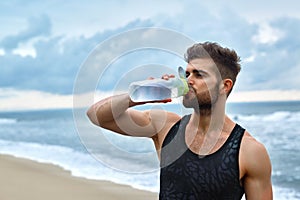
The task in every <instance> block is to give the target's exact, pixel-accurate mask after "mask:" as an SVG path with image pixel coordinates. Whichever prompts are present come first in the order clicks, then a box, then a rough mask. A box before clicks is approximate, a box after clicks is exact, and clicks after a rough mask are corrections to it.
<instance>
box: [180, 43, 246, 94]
mask: <svg viewBox="0 0 300 200" xmlns="http://www.w3.org/2000/svg"><path fill="white" fill-rule="evenodd" d="M197 58H210V59H212V60H213V62H214V63H215V64H216V66H217V69H218V73H219V74H220V76H221V79H222V80H224V79H230V80H232V87H233V85H234V83H235V81H236V77H237V75H238V73H239V72H240V70H241V66H240V57H239V56H238V55H237V54H236V52H235V51H234V50H230V49H228V48H224V47H221V46H220V45H219V44H217V43H212V42H205V43H197V44H194V45H193V46H191V47H190V48H188V49H187V52H186V54H185V60H186V62H187V63H190V62H191V61H192V60H194V59H197ZM231 91H232V88H231V89H230V90H229V91H228V93H227V96H228V95H229V94H230V92H231Z"/></svg>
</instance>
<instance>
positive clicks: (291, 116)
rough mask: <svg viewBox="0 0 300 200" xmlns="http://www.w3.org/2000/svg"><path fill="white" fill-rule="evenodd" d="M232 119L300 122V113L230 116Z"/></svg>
mask: <svg viewBox="0 0 300 200" xmlns="http://www.w3.org/2000/svg"><path fill="white" fill-rule="evenodd" d="M230 117H232V118H234V119H236V120H240V121H264V122H278V121H286V122H299V121H300V112H286V111H278V112H274V113H271V114H266V115H254V114H252V115H230Z"/></svg>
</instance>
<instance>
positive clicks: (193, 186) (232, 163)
mask: <svg viewBox="0 0 300 200" xmlns="http://www.w3.org/2000/svg"><path fill="white" fill-rule="evenodd" d="M189 119H190V115H187V116H184V117H183V118H182V119H181V120H180V121H178V122H177V123H176V124H175V125H174V126H173V127H172V128H171V129H170V131H169V133H168V134H167V136H166V138H165V139H164V141H163V145H162V150H161V163H160V165H161V166H160V167H161V170H160V193H159V199H160V200H167V199H170V200H176V199H178V200H184V199H187V200H215V199H217V200H223V199H224V200H226V199H228V200H237V199H241V198H242V196H243V194H244V188H243V187H242V186H241V185H240V180H239V149H240V143H241V140H242V137H243V135H244V132H245V129H243V128H242V127H240V126H239V125H238V124H236V125H235V127H234V129H233V130H232V132H231V133H230V135H229V137H228V138H227V140H226V141H225V143H224V144H223V145H222V146H221V147H220V148H219V149H218V150H217V151H216V152H214V153H212V154H209V155H206V156H200V155H198V154H195V153H194V152H192V151H191V150H190V149H189V148H188V147H187V145H186V143H185V128H186V125H187V123H188V121H189Z"/></svg>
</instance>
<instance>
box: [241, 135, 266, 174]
mask: <svg viewBox="0 0 300 200" xmlns="http://www.w3.org/2000/svg"><path fill="white" fill-rule="evenodd" d="M240 155H241V161H242V162H243V164H244V166H245V167H246V168H248V169H250V170H251V169H256V170H258V168H261V167H263V166H265V165H266V164H268V162H269V155H268V152H267V149H266V147H265V146H264V144H263V143H261V142H260V141H258V140H256V139H255V138H254V137H253V136H252V135H250V133H248V132H247V131H246V132H245V135H244V137H243V139H242V143H241V154H240ZM266 161H267V162H266Z"/></svg>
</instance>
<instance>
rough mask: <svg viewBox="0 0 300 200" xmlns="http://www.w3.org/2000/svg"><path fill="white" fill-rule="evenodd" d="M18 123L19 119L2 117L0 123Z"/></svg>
mask: <svg viewBox="0 0 300 200" xmlns="http://www.w3.org/2000/svg"><path fill="white" fill-rule="evenodd" d="M14 123H17V119H11V118H0V124H14Z"/></svg>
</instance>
